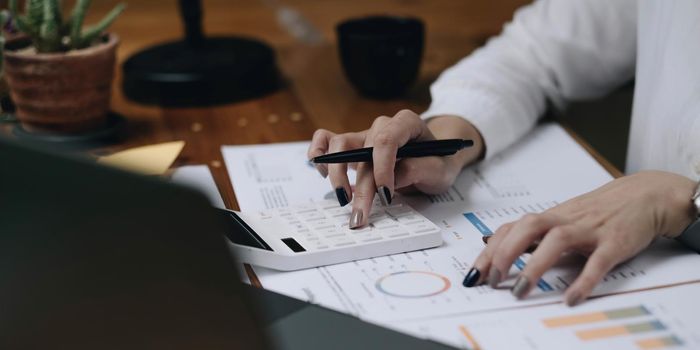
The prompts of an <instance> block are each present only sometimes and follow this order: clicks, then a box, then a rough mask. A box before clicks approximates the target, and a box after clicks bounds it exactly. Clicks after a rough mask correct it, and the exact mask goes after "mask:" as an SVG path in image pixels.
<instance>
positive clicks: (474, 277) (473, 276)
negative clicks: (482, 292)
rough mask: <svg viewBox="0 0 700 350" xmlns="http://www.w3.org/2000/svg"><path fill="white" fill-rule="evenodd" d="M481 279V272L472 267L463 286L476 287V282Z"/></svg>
mask: <svg viewBox="0 0 700 350" xmlns="http://www.w3.org/2000/svg"><path fill="white" fill-rule="evenodd" d="M479 277H481V271H479V270H478V269H477V268H475V267H472V268H471V269H470V270H469V272H468V273H467V276H465V277H464V282H462V285H464V286H465V287H467V288H469V287H474V286H475V285H476V282H478V281H479Z"/></svg>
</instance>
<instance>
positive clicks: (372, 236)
mask: <svg viewBox="0 0 700 350" xmlns="http://www.w3.org/2000/svg"><path fill="white" fill-rule="evenodd" d="M355 238H356V239H358V240H360V241H362V242H374V241H381V240H382V239H383V238H382V236H380V235H378V234H376V233H374V232H368V233H361V234H359V235H357V236H355Z"/></svg>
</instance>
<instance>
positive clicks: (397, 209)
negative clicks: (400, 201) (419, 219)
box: [385, 205, 413, 218]
mask: <svg viewBox="0 0 700 350" xmlns="http://www.w3.org/2000/svg"><path fill="white" fill-rule="evenodd" d="M385 210H386V213H387V214H389V215H391V216H393V217H395V218H396V217H399V216H403V215H406V214H408V213H413V210H411V208H409V207H406V206H403V205H397V206H394V207H389V208H386V209H385Z"/></svg>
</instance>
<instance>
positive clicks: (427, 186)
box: [308, 110, 483, 228]
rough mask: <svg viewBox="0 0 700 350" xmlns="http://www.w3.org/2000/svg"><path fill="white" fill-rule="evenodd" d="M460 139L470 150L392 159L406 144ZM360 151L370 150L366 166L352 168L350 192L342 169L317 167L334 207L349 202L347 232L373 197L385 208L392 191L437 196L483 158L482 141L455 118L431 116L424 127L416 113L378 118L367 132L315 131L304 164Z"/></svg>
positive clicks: (357, 223)
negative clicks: (470, 142)
mask: <svg viewBox="0 0 700 350" xmlns="http://www.w3.org/2000/svg"><path fill="white" fill-rule="evenodd" d="M448 138H461V139H472V140H474V144H475V146H474V147H471V148H469V149H466V150H462V151H460V152H457V153H456V154H455V155H453V156H448V157H422V158H407V159H401V160H398V162H397V159H396V151H397V149H398V148H399V147H401V146H403V145H405V144H406V143H408V142H410V141H424V140H434V139H448ZM362 147H374V151H373V161H372V163H359V164H357V165H356V166H357V180H356V184H355V190H354V191H352V187H351V186H350V182H349V180H348V176H347V170H348V164H327V165H326V164H318V165H317V169H318V171H319V172H320V173H321V175H322V176H324V177H326V176H328V177H329V178H330V181H331V184H332V186H333V188H334V189H335V193H336V196H337V197H338V202H339V203H340V205H341V206H344V205H346V204H348V203H349V202H351V201H352V207H353V209H352V214H351V216H350V222H349V226H350V228H357V227H361V226H364V225H366V224H367V219H368V217H369V210H370V208H371V206H372V200H373V199H374V194H375V192H376V193H378V194H379V198H380V200H381V202H382V204H383V205H388V204H391V199H392V197H393V194H394V191H395V190H397V189H401V188H406V187H409V186H413V187H415V188H416V189H418V190H419V191H422V192H426V193H441V192H444V191H445V190H447V188H449V186H450V185H451V184H452V183H453V182H454V180H455V178H456V177H457V175H458V174H459V172H460V170H461V169H462V167H464V165H465V164H467V163H469V162H471V161H473V160H475V159H477V158H478V157H479V156H480V155H481V154H482V153H483V142H482V140H481V136H480V135H479V133H478V132H477V131H476V129H475V128H474V127H473V126H472V125H471V124H470V123H469V122H467V121H466V120H464V119H463V118H460V117H455V116H443V117H436V118H433V119H431V120H430V122H429V124H426V123H425V122H424V121H423V120H421V119H420V117H418V115H417V114H416V113H413V112H411V111H409V110H402V111H399V112H398V113H396V115H395V116H394V117H393V118H389V117H383V116H382V117H379V118H377V119H375V120H374V123H373V124H372V127H370V128H369V129H368V130H364V131H361V132H354V133H346V134H335V133H333V132H330V131H328V130H323V129H320V130H317V131H316V132H315V133H314V136H313V139H312V141H311V146H310V147H309V151H308V157H309V159H311V158H313V157H317V156H320V155H324V154H326V153H334V152H341V151H347V150H351V149H356V148H362Z"/></svg>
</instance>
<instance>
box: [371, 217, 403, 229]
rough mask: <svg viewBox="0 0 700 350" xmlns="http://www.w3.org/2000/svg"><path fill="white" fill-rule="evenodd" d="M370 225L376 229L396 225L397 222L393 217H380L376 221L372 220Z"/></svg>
mask: <svg viewBox="0 0 700 350" xmlns="http://www.w3.org/2000/svg"><path fill="white" fill-rule="evenodd" d="M372 225H373V226H374V227H376V228H378V229H385V228H389V227H396V226H398V225H399V224H398V222H396V220H394V219H391V218H385V219H381V220H377V221H374V222H372Z"/></svg>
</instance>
